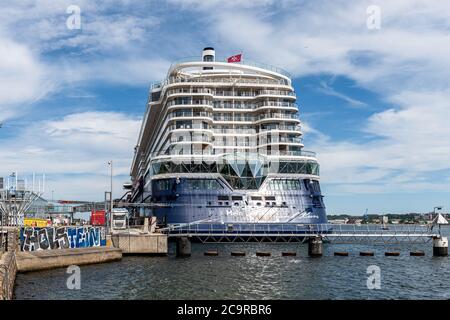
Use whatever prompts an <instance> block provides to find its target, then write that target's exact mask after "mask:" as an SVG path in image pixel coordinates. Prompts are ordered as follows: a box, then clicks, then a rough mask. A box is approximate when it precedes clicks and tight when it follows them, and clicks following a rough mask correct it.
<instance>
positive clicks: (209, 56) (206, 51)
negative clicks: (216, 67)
mask: <svg viewBox="0 0 450 320" xmlns="http://www.w3.org/2000/svg"><path fill="white" fill-rule="evenodd" d="M202 61H203V62H214V61H216V51H215V50H214V48H213V47H205V48H203V52H202ZM212 69H213V67H203V70H212Z"/></svg>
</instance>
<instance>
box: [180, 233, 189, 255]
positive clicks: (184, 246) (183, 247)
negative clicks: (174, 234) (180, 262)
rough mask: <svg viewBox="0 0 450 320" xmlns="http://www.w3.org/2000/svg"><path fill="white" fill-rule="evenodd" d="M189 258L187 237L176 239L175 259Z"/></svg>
mask: <svg viewBox="0 0 450 320" xmlns="http://www.w3.org/2000/svg"><path fill="white" fill-rule="evenodd" d="M190 256H191V240H189V239H188V238H187V237H180V238H178V239H177V257H190Z"/></svg>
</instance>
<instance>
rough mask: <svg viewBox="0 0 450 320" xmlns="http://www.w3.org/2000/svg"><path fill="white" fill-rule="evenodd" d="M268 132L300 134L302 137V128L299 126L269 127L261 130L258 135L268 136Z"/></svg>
mask: <svg viewBox="0 0 450 320" xmlns="http://www.w3.org/2000/svg"><path fill="white" fill-rule="evenodd" d="M268 132H277V133H289V134H299V135H302V134H303V133H302V131H301V127H300V126H299V125H297V126H284V125H276V126H267V127H265V128H260V129H259V132H258V135H261V134H268Z"/></svg>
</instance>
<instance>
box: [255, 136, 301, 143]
mask: <svg viewBox="0 0 450 320" xmlns="http://www.w3.org/2000/svg"><path fill="white" fill-rule="evenodd" d="M259 143H260V144H272V143H283V144H284V143H295V144H302V143H303V139H302V138H300V137H272V138H260V139H259Z"/></svg>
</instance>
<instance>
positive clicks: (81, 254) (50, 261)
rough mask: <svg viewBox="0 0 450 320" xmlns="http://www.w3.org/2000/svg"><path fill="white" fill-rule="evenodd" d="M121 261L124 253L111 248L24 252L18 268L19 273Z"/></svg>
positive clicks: (20, 254) (18, 257) (20, 256)
mask: <svg viewBox="0 0 450 320" xmlns="http://www.w3.org/2000/svg"><path fill="white" fill-rule="evenodd" d="M121 259H122V251H121V250H120V249H117V248H111V247H99V248H95V247H91V248H75V249H60V250H45V251H44V250H40V251H34V252H25V251H22V252H18V253H17V268H18V271H19V272H30V271H38V270H46V269H55V268H63V267H68V266H70V265H78V266H80V265H86V264H96V263H104V262H112V261H118V260H121Z"/></svg>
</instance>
